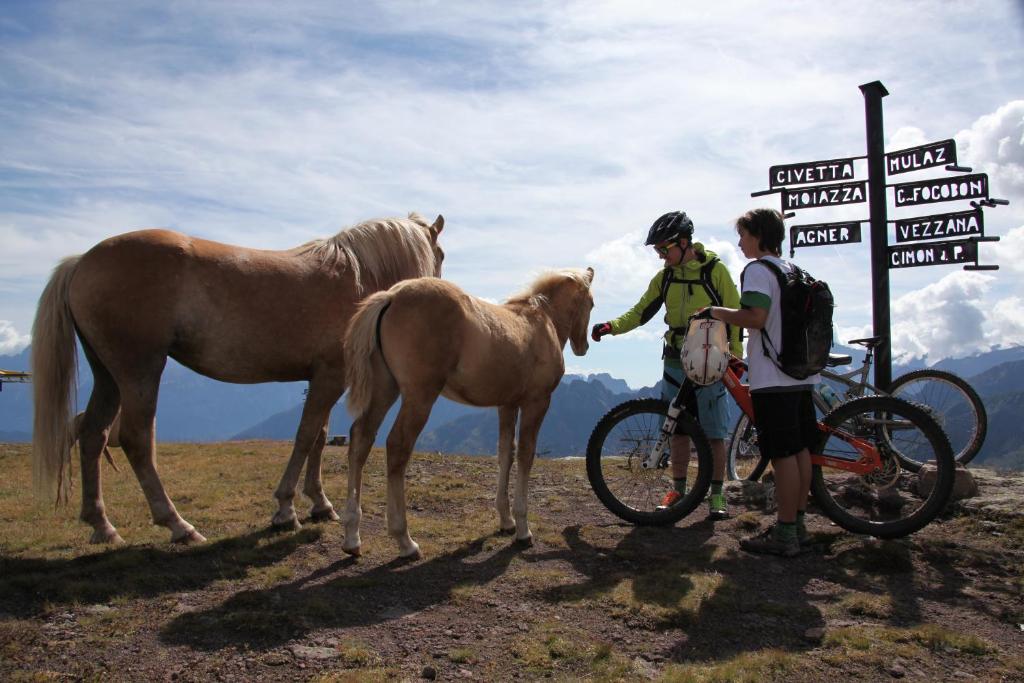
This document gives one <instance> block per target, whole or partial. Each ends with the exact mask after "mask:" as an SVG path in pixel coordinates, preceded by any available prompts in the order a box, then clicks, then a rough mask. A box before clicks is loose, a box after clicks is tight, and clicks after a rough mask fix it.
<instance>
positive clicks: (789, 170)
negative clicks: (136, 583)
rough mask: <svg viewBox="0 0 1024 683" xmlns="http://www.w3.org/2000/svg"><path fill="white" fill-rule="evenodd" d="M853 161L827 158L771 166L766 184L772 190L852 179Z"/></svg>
mask: <svg viewBox="0 0 1024 683" xmlns="http://www.w3.org/2000/svg"><path fill="white" fill-rule="evenodd" d="M853 161H854V160H853V159H829V160H827V161H807V162H804V163H801V164H781V165H779V166H772V167H771V168H769V169H768V184H769V186H770V187H771V188H772V189H773V190H774V189H775V188H777V187H783V186H785V185H806V184H808V183H830V182H833V181H837V180H853V178H854V175H853Z"/></svg>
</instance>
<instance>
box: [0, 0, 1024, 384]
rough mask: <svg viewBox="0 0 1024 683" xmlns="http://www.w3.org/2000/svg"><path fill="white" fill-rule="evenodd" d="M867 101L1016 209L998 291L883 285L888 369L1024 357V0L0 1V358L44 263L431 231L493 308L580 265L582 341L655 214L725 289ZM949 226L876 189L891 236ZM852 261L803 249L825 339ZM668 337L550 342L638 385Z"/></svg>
mask: <svg viewBox="0 0 1024 683" xmlns="http://www.w3.org/2000/svg"><path fill="white" fill-rule="evenodd" d="M872 81H881V82H882V83H883V84H884V86H885V87H886V88H887V90H888V91H889V93H890V94H889V96H888V97H886V98H884V99H883V101H882V102H883V109H884V126H885V129H884V130H885V141H886V150H887V151H892V150H898V149H904V148H906V147H911V146H915V145H918V144H922V143H925V142H931V141H938V140H944V139H949V138H954V139H955V140H956V144H957V153H958V159H959V163H960V164H961V165H967V166H971V167H972V168H973V169H974V170H975V171H976V172H984V173H987V174H988V176H989V182H990V195H991V196H993V197H998V198H1003V199H1008V200H1009V201H1010V204H1009V205H1008V206H1000V207H997V208H994V209H986V211H985V230H986V234H988V235H997V236H999V237H1000V238H1001V241H1000V242H998V243H986V244H982V245H981V246H980V247H979V248H980V252H981V256H980V258H979V262H980V263H984V264H997V265H999V266H1000V269H999V270H998V271H981V272H977V271H976V272H968V271H964V270H962V268H960V267H959V266H950V265H942V266H935V267H921V268H907V269H899V270H893V271H890V288H891V292H890V293H891V310H892V320H893V325H892V337H893V354H894V358H896V359H903V360H906V359H909V358H912V357H926V358H927V359H928V361H929V362H936V361H938V360H940V359H942V358H946V357H959V356H964V355H971V354H973V353H977V352H979V351H984V350H987V349H990V348H993V347H996V346H1004V347H1005V346H1011V345H1017V344H1022V343H1024V285H1022V284H1020V283H1021V282H1022V279H1021V275H1022V274H1024V3H1021V2H1005V1H1002V2H1000V1H996V2H972V1H969V0H968V1H962V2H957V3H950V2H875V1H873V0H866V1H863V2H856V3H853V2H848V3H821V2H800V1H798V2H785V3H781V2H779V3H764V2H730V3H711V4H708V3H687V2H647V1H643V0H634V1H633V2H629V3H623V2H614V1H608V2H518V3H508V2H458V1H451V2H448V1H446V2H372V1H367V0H363V1H360V2H334V1H324V2H314V1H308V2H306V1H297V2H288V3H282V2H277V1H270V2H263V1H261V0H247V1H246V2H210V1H199V0H196V1H194V2H193V1H188V0H181V1H175V2H166V1H161V2H148V1H145V0H131V1H127V0H124V1H113V0H110V1H104V0H91V1H90V2H88V3H84V2H48V1H46V0H33V1H24V2H22V1H19V0H5V1H4V2H3V3H0V354H10V353H15V352H18V351H20V350H21V349H23V348H24V347H25V346H26V345H27V344H29V343H30V341H31V339H30V330H31V324H32V319H33V316H34V314H35V305H36V301H37V300H38V297H39V294H40V292H41V291H42V288H43V286H44V284H45V281H46V279H47V278H48V277H49V274H50V272H51V271H52V269H53V267H54V266H55V265H56V264H57V262H58V261H59V260H60V259H61V258H63V257H65V256H68V255H71V254H77V253H82V252H84V251H86V250H88V249H89V248H90V247H91V246H92V245H94V244H96V243H97V242H99V241H101V240H103V239H105V238H106V237H109V236H112V235H116V234H119V233H123V232H128V231H130V230H135V229H139V228H144V227H154V226H160V227H167V228H172V229H175V230H180V231H182V232H185V233H188V234H191V235H196V236H200V237H203V238H207V239H214V240H218V241H222V242H228V243H233V244H241V245H245V246H250V247H256V248H263V249H284V248H289V247H292V246H295V245H298V244H301V243H304V242H307V241H309V240H311V239H315V238H319V237H326V236H329V235H332V234H334V233H335V232H337V231H338V230H340V229H342V228H344V227H346V226H348V225H352V224H354V223H357V222H360V221H362V220H365V219H368V218H376V217H383V216H404V215H406V214H407V213H408V212H410V211H417V212H420V213H422V214H424V215H426V216H427V217H428V218H430V219H433V217H434V216H436V215H437V214H443V215H444V217H445V220H446V227H445V230H444V233H443V235H442V246H443V247H444V249H445V251H446V253H447V257H446V260H445V270H444V274H443V275H444V277H445V278H447V279H450V280H452V281H453V282H455V283H457V284H458V285H460V286H461V287H462V288H463V289H465V290H466V291H467V292H469V293H471V294H474V295H476V296H480V297H483V298H486V299H488V300H492V301H501V300H502V299H504V298H506V297H507V296H510V295H512V294H514V293H516V292H518V291H519V290H521V289H522V288H523V287H524V286H526V285H528V284H529V282H530V281H531V280H532V279H533V278H534V277H536V276H537V275H538V274H539V273H541V272H543V271H544V270H546V269H549V268H560V267H585V266H592V267H593V268H594V269H595V271H596V276H595V281H594V295H595V300H596V308H595V309H594V312H593V316H592V321H593V322H599V321H603V320H607V319H609V318H613V317H616V316H618V315H621V314H622V313H624V312H625V311H626V310H628V309H629V308H630V307H631V306H633V305H634V304H635V303H636V302H637V300H638V299H639V298H640V295H641V294H642V293H643V291H644V289H645V288H646V286H647V283H648V282H649V281H650V279H651V277H653V276H654V275H655V273H656V272H657V271H658V269H659V267H660V266H659V263H660V262H659V261H658V259H657V257H656V255H655V253H654V252H653V251H652V250H651V249H650V248H649V247H644V246H643V242H644V239H645V237H646V233H647V229H648V228H649V226H650V225H651V223H652V222H653V221H654V219H655V218H657V217H658V216H660V215H661V214H663V213H665V212H667V211H671V210H684V211H686V212H687V213H688V215H689V216H690V217H691V218H692V219H693V221H694V223H695V225H696V239H698V241H701V242H703V243H704V244H705V245H706V247H707V248H708V249H710V250H712V251H715V252H717V253H718V255H719V256H720V257H721V258H722V260H723V261H724V262H725V263H726V264H727V265H728V266H729V267H730V269H731V270H732V272H733V275H734V277H736V279H737V280H738V276H739V271H740V270H741V268H742V266H743V263H744V259H743V257H742V255H741V254H740V252H739V250H738V248H737V245H736V234H735V230H734V227H733V226H734V223H735V219H736V217H737V216H739V215H740V214H742V213H743V212H744V211H746V210H748V209H751V208H756V207H759V206H771V207H774V208H779V207H780V206H781V204H780V198H779V195H777V194H775V195H767V196H762V197H756V198H752V197H751V196H750V194H751V193H752V192H756V191H759V190H764V189H767V188H768V169H769V167H770V166H772V165H775V164H791V163H798V162H805V161H814V160H822V159H835V158H842V157H856V156H861V155H863V154H865V121H864V98H863V96H862V94H861V91H860V90H859V88H858V86H860V85H861V84H864V83H869V82H872ZM856 168H857V174H858V176H857V178H858V179H864V178H866V169H865V165H864V163H863V162H858V163H857V165H856ZM945 175H949V173H948V172H946V171H944V170H943V169H942V168H937V169H930V170H928V171H921V172H918V173H915V174H907V175H905V176H897V177H894V178H893V179H891V180H890V182H895V181H901V182H902V181H907V180H917V179H923V178H933V177H940V176H945ZM964 208H968V207H966V206H965V205H964V204H963V203H962V202H949V203H942V204H932V205H927V206H920V207H910V208H909V209H908V208H900V209H896V208H895V207H894V204H893V200H892V191H890V192H889V217H890V219H894V218H903V217H909V216H916V215H925V214H932V213H941V212H947V211H956V210H961V209H964ZM798 213H799V215H798V216H797V217H796V218H793V219H790V221H789V223H790V224H807V223H819V222H828V221H838V220H861V219H863V220H866V219H867V216H868V208H867V205H866V204H857V205H851V206H847V207H842V208H833V209H813V210H803V211H800V212H798ZM891 240H892V237H891V236H890V241H891ZM786 246H788V245H786ZM868 246H869V243H868V237H867V225H866V224H865V238H864V241H863V242H862V243H860V244H848V245H840V246H823V247H816V248H806V249H799V250H798V251H797V253H796V261H797V263H799V264H800V265H802V266H803V267H805V268H806V269H807V270H808V271H810V272H811V273H812V274H814V275H815V276H817V277H820V278H822V279H825V280H827V281H828V282H829V284H830V285H831V286H832V289H833V291H834V293H835V296H836V300H837V305H838V307H837V309H836V313H835V321H836V327H837V340H838V341H841V342H842V341H846V340H848V339H851V338H853V337H855V336H860V335H866V334H869V333H871V332H872V319H871V315H872V314H871V269H870V256H869V249H868ZM786 251H787V252H788V248H787V249H786ZM311 324H315V322H313V323H311ZM663 331H664V325H663V323H662V322H661V318H660V316H658V317H656V318H655V319H654V320H652V321H651V322H649V323H648V324H647V325H646V326H644V327H643V328H641V329H638V330H635V331H633V332H631V333H629V334H626V335H621V336H618V337H612V338H605V339H604V340H602V342H601V343H599V344H591V350H590V352H589V353H588V354H587V355H586V356H584V357H576V356H573V355H572V354H571V352H570V351H568V349H567V350H566V364H567V370H568V371H569V372H576V373H595V372H609V373H611V374H613V375H614V376H617V377H620V378H623V379H625V380H626V381H627V382H628V383H629V384H630V385H632V386H634V387H639V386H644V385H651V384H653V383H654V382H655V381H656V380H657V379H658V378H659V377H660V374H661V368H660V364H661V362H660V341H659V339H660V336H661V334H662V332H663Z"/></svg>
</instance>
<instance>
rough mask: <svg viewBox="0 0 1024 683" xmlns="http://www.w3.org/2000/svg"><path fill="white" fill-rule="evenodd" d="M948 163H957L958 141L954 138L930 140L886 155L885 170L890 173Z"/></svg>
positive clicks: (917, 169)
mask: <svg viewBox="0 0 1024 683" xmlns="http://www.w3.org/2000/svg"><path fill="white" fill-rule="evenodd" d="M947 164H954V165H955V164H956V142H955V141H953V140H941V141H939V142H929V143H928V144H926V145H921V146H919V147H911V148H909V149H901V150H897V151H895V152H889V153H888V154H886V155H885V170H886V171H888V173H889V175H896V174H897V173H909V172H910V171H919V170H921V169H922V168H931V167H933V166H946V165H947Z"/></svg>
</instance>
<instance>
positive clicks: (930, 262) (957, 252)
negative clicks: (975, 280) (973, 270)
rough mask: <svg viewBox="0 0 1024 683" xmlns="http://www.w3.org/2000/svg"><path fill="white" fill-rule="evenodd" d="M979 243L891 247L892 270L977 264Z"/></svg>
mask: <svg viewBox="0 0 1024 683" xmlns="http://www.w3.org/2000/svg"><path fill="white" fill-rule="evenodd" d="M977 261H978V243H977V242H976V241H975V240H972V239H963V240H949V241H948V242H926V243H923V244H908V245H897V246H891V247H889V267H890V268H913V267H914V266H939V265H946V264H950V263H977Z"/></svg>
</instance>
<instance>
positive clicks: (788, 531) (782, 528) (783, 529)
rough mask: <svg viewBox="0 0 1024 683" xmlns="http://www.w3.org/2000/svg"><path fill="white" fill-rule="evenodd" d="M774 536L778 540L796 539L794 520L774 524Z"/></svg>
mask: <svg viewBox="0 0 1024 683" xmlns="http://www.w3.org/2000/svg"><path fill="white" fill-rule="evenodd" d="M775 538H777V539H778V540H780V541H794V540H796V522H779V523H778V524H776V525H775Z"/></svg>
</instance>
